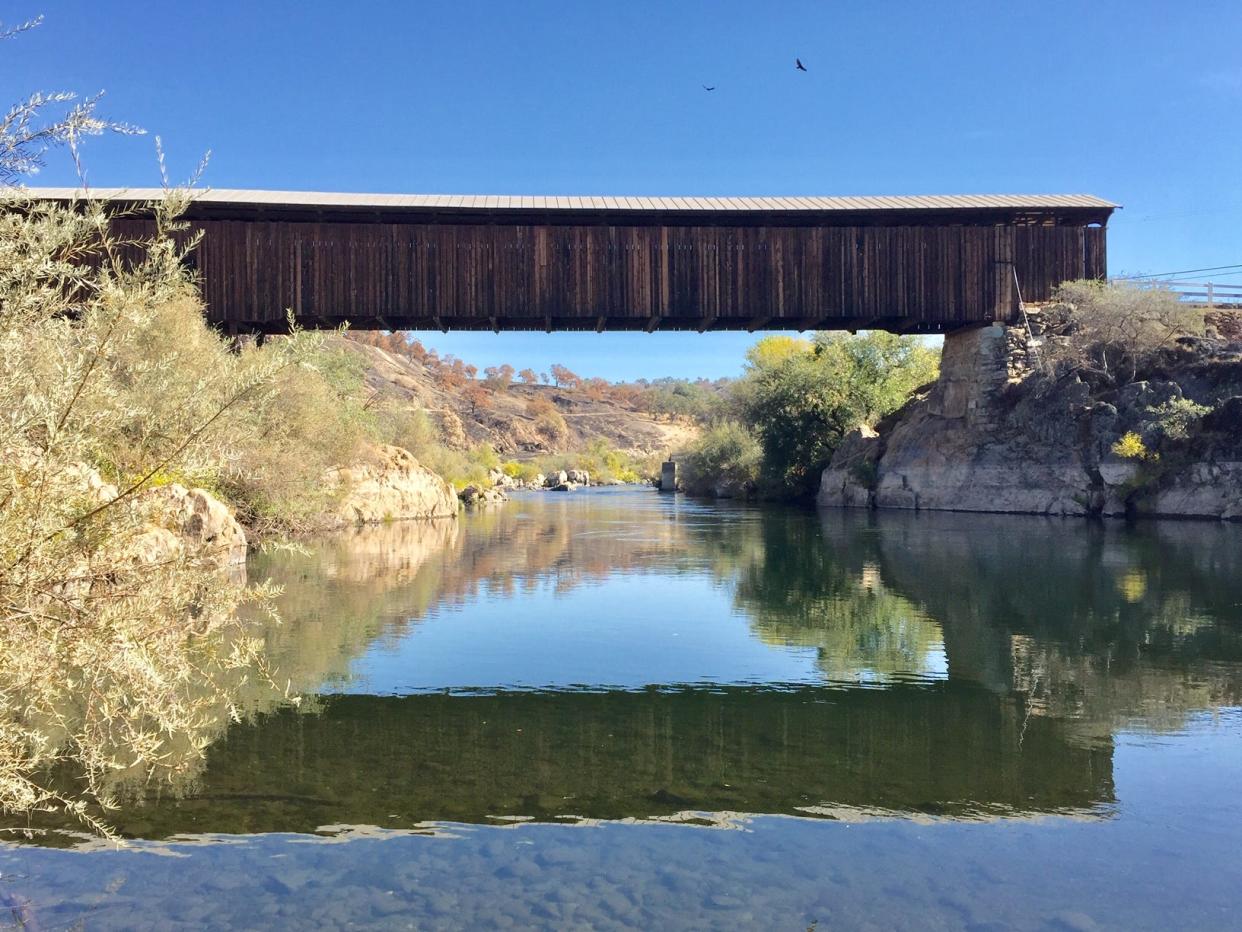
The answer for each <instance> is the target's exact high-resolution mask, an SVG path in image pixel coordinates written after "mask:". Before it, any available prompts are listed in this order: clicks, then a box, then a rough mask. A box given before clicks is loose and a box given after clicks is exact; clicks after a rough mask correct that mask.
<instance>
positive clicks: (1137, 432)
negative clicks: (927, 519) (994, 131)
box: [819, 308, 1242, 518]
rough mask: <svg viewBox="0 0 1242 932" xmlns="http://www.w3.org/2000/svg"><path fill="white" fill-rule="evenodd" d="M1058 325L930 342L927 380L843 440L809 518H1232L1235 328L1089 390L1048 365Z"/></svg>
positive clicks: (1239, 390)
mask: <svg viewBox="0 0 1242 932" xmlns="http://www.w3.org/2000/svg"><path fill="white" fill-rule="evenodd" d="M1068 313H1069V314H1072V310H1071V311H1069V312H1068ZM1066 315H1067V312H1066V310H1065V309H1063V308H1047V309H1042V310H1041V309H1035V310H1034V311H1033V312H1032V314H1031V322H1030V326H1029V328H1028V327H1027V326H1025V325H1024V326H1021V327H1003V326H1000V325H994V326H991V327H982V328H975V329H970V330H963V331H959V332H957V333H952V334H949V335H948V336H946V338H945V343H944V355H943V359H942V362H941V371H940V377H939V379H938V380H937V381H936V382H935V383H934V384H933V385H932V386H931V387H930V388H929V389H927V390H926V391H924V392H922V393H921V394H920V395H919V396H918V397H916V398H914V399H912V400H911V401H910V402H909V403H908V404H907V405H906V406H905V407H904V408H902V409H901V410H899V411H898V412H896V413H895V414H893V415H891V416H890V417H889V418H887V419H886V420H884V421H882V422H881V423H880V424H879V425H877V428H876V430H869V429H862V430H859V431H856V432H854V433H853V434H851V435H849V436H848V437H847V438H846V440H845V442H844V443H843V444H842V445H841V447H840V448H839V449H838V450H837V452H836V454H835V455H834V457H833V460H832V462H831V463H830V465H829V467H828V468H827V469H826V470H825V471H824V473H823V476H822V479H821V484H820V491H819V502H820V504H821V505H823V506H840V507H874V508H902V509H927V510H949V511H980V512H1014V513H1023V512H1025V513H1036V514H1053V515H1126V514H1130V515H1153V516H1179V517H1210V518H1239V517H1242V421H1240V420H1239V418H1242V342H1240V341H1239V340H1238V339H1237V338H1236V336H1235V335H1236V333H1237V328H1236V326H1235V324H1236V321H1235V320H1233V319H1232V318H1230V317H1228V316H1222V315H1216V316H1215V318H1214V319H1211V320H1209V321H1208V322H1207V326H1206V327H1203V328H1201V329H1200V332H1199V333H1197V334H1192V333H1185V334H1182V335H1181V336H1179V337H1177V338H1175V339H1170V340H1168V341H1167V343H1166V344H1165V345H1162V346H1160V347H1159V348H1157V349H1155V350H1152V351H1150V352H1146V353H1144V354H1143V355H1142V358H1141V359H1136V360H1135V365H1134V366H1133V372H1132V375H1133V377H1132V378H1125V379H1117V378H1110V379H1108V380H1104V379H1100V378H1093V377H1092V376H1091V375H1089V374H1080V373H1078V372H1075V371H1073V370H1072V369H1071V370H1068V371H1066V370H1063V369H1057V368H1056V367H1055V366H1054V365H1052V364H1051V363H1050V362H1049V360H1048V356H1049V355H1050V354H1049V350H1050V349H1052V348H1054V347H1056V346H1057V345H1058V341H1060V344H1065V343H1066V342H1067V341H1070V340H1072V339H1073V338H1074V337H1073V336H1072V326H1071V327H1069V328H1067V327H1066V326H1065V321H1066V320H1067V316H1066ZM1067 332H1068V333H1070V334H1071V335H1069V336H1065V335H1063V334H1065V333H1067Z"/></svg>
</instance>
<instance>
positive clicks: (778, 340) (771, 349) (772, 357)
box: [746, 334, 815, 369]
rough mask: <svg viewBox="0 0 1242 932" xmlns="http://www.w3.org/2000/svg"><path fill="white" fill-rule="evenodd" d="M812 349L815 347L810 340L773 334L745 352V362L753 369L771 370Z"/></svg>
mask: <svg viewBox="0 0 1242 932" xmlns="http://www.w3.org/2000/svg"><path fill="white" fill-rule="evenodd" d="M814 348H815V345H814V344H813V343H812V342H811V341H810V340H804V339H802V338H801V337H791V336H786V335H784V334H774V335H772V336H768V337H763V338H762V339H760V340H759V341H758V342H757V343H756V344H755V345H754V346H752V347H751V348H750V349H748V350H747V351H746V361H747V363H749V364H750V365H751V366H753V367H755V368H759V369H762V368H771V367H773V366H779V365H781V364H782V363H784V362H786V361H787V360H790V359H794V358H796V357H798V356H801V355H804V354H806V353H809V352H811V351H812V350H814Z"/></svg>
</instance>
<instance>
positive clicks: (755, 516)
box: [111, 492, 1242, 839]
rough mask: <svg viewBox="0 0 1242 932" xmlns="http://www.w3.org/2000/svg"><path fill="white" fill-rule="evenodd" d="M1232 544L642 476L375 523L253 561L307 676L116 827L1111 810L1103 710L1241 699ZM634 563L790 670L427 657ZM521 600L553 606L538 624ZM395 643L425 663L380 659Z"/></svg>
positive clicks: (567, 601) (1165, 721) (543, 627)
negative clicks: (593, 489)
mask: <svg viewBox="0 0 1242 932" xmlns="http://www.w3.org/2000/svg"><path fill="white" fill-rule="evenodd" d="M1238 543H1239V529H1237V528H1233V527H1218V526H1215V525H1183V524H1173V525H1159V526H1156V525H1151V526H1144V527H1140V528H1137V529H1136V528H1126V527H1124V526H1121V525H1109V526H1100V525H1091V524H1088V523H1085V522H1084V523H1075V522H1063V521H1045V520H1042V519H1038V518H1013V517H988V516H966V515H960V516H959V515H938V516H937V515H930V516H929V515H917V516H916V515H878V516H877V515H856V514H845V513H827V514H825V515H823V516H815V515H812V514H807V513H803V512H798V511H786V510H781V509H773V510H758V509H746V508H740V507H739V508H733V507H728V506H725V507H707V506H700V505H696V504H694V503H692V502H687V501H685V500H682V499H678V500H672V499H670V498H667V497H664V498H661V497H658V496H655V495H648V494H646V493H642V492H600V493H593V494H588V495H576V496H573V497H554V496H550V495H549V496H545V497H533V498H530V499H525V500H522V501H519V502H515V503H512V504H511V505H509V506H506V507H505V508H502V509H500V510H497V511H494V512H491V513H485V514H481V515H477V516H474V517H471V518H467V519H465V521H464V525H463V526H462V527H460V528H458V527H456V526H454V525H452V524H447V525H429V524H421V525H420V524H398V525H392V526H389V527H383V528H371V529H364V530H362V531H359V532H355V533H352V534H350V535H344V536H341V537H338V538H335V539H332V540H329V541H325V542H323V544H322V545H321V546H319V547H318V549H316V550H315V552H314V553H313V554H311V555H310V556H296V555H277V556H268V557H262V558H259V559H257V560H256V561H255V562H254V563H253V565H252V567H251V572H252V574H254V575H255V576H256V577H258V578H265V577H267V576H271V577H273V578H275V579H277V580H278V581H281V582H283V583H284V584H285V585H286V587H287V592H286V596H285V605H284V613H285V615H286V618H287V619H288V621H287V622H286V623H285V624H284V625H282V626H279V627H273V628H271V629H269V630H268V632H267V640H268V654H269V657H270V659H271V662H272V664H273V666H274V672H275V675H276V679H277V680H278V681H280V682H285V681H288V682H289V683H291V684H292V686H293V688H294V689H295V690H296V691H301V692H304V693H307V694H314V693H318V694H319V698H318V699H314V700H313V701H311V702H309V703H308V705H307V707H304V708H301V709H292V708H287V707H280V706H278V705H274V704H273V700H271V699H270V698H264V697H262V696H251V697H250V698H249V701H243V702H242V705H243V706H248V707H249V708H250V709H251V714H250V715H249V717H248V719H247V720H246V721H244V722H243V723H240V724H235V725H232V726H231V727H229V728H228V729H227V731H226V732H225V733H224V734H223V735H222V737H221V738H220V739H219V740H218V741H217V742H216V743H215V744H214V745H213V746H212V747H211V748H210V749H209V751H208V753H207V758H206V764H205V766H204V767H203V768H202V769H201V770H200V771H199V772H197V774H196V775H195V776H194V778H193V779H192V780H191V781H190V782H188V783H187V784H185V785H183V786H181V787H180V788H178V789H177V790H175V791H173V792H167V791H166V792H163V793H159V794H156V793H148V794H147V798H146V799H145V800H144V801H143V802H142V803H141V804H134V805H127V806H124V807H122V808H121V809H120V810H119V811H118V812H117V813H114V814H112V815H111V819H112V822H113V824H114V825H116V826H117V828H118V829H119V830H120V831H121V832H122V833H123V834H125V835H129V836H131V837H141V838H151V839H160V838H168V837H170V836H174V835H182V834H187V833H203V832H211V833H218V832H225V833H261V832H290V831H293V832H313V831H317V830H321V831H322V830H332V827H334V826H335V827H340V826H358V825H369V826H379V827H382V828H391V829H405V830H424V829H425V828H426V826H427V823H436V822H465V823H494V822H497V821H504V820H513V819H521V820H539V821H569V822H575V821H589V820H617V819H639V820H646V819H676V820H681V821H695V820H698V821H705V822H708V823H713V822H716V823H718V822H721V821H722V820H724V821H728V820H730V819H733V818H735V817H736V816H737V815H738V814H747V813H753V814H759V813H769V814H783V815H789V816H799V817H818V818H847V819H850V818H859V817H867V816H887V817H894V816H895V817H910V818H939V819H970V820H979V819H992V818H1014V817H1025V816H1031V815H1041V814H1049V813H1060V814H1072V815H1075V816H1079V817H1083V816H1085V817H1092V818H1097V817H1098V818H1104V817H1108V816H1110V815H1111V814H1112V813H1114V812H1115V811H1116V808H1117V806H1118V805H1119V803H1118V801H1117V799H1116V798H1115V795H1114V785H1113V746H1114V741H1113V735H1114V734H1115V733H1116V731H1117V730H1118V729H1121V728H1125V729H1133V728H1149V729H1157V730H1159V729H1176V728H1178V727H1181V725H1182V724H1183V723H1184V721H1185V719H1186V716H1187V715H1189V714H1192V713H1194V712H1196V711H1199V710H1212V709H1216V708H1220V707H1222V706H1226V705H1238V704H1242V701H1240V700H1242V664H1240V661H1242V630H1240V629H1239V625H1238V623H1237V621H1236V618H1235V617H1234V612H1233V607H1234V606H1236V605H1237V604H1239V603H1242V573H1239V572H1238V571H1239V569H1242V567H1240V566H1239V565H1238V564H1239V563H1240V562H1242V548H1239V547H1238V546H1237V544H1238ZM623 579H628V580H634V579H639V580H643V581H645V584H648V585H652V586H655V585H657V584H660V583H661V581H663V583H665V584H670V585H672V584H676V585H682V584H684V585H687V586H691V587H697V588H695V590H694V591H695V592H696V593H699V592H701V593H706V592H707V591H709V590H710V591H713V592H716V593H718V594H720V596H721V598H723V599H724V600H725V603H726V604H727V605H731V606H732V612H733V614H732V615H729V616H728V617H725V618H720V619H719V620H718V626H719V630H720V631H721V632H724V631H725V630H726V628H727V626H728V625H730V624H735V625H742V626H744V627H745V628H748V631H749V634H748V643H749V644H750V645H751V647H752V649H754V650H760V651H766V652H772V651H776V652H785V653H787V654H789V655H790V656H794V657H796V658H797V659H798V660H799V662H802V663H805V665H806V669H805V671H804V674H805V675H802V676H801V678H800V679H797V680H796V681H791V682H777V681H774V680H770V679H769V680H768V681H753V682H746V681H736V680H734V681H729V680H728V679H727V678H726V679H723V680H720V679H712V678H711V677H710V676H709V677H707V678H701V677H700V678H698V679H696V678H695V675H696V674H698V673H702V671H701V670H693V669H688V668H687V670H686V674H687V675H686V677H685V679H684V681H682V682H672V683H668V684H663V685H646V684H645V681H643V682H623V683H619V685H618V686H616V687H604V686H596V687H592V686H590V685H589V684H588V685H587V686H586V687H580V688H568V687H566V688H555V689H552V688H539V686H538V684H535V685H533V686H531V685H528V686H524V687H521V688H513V687H512V684H509V685H505V684H501V683H495V684H489V683H488V682H486V681H482V682H480V683H479V685H480V687H481V688H479V689H473V690H462V689H457V688H447V686H451V685H452V684H447V686H446V688H437V686H436V683H435V682H434V681H429V682H423V681H419V680H418V678H417V676H416V675H415V672H416V668H418V667H419V666H420V665H421V666H423V667H426V666H427V665H428V664H429V663H430V662H431V659H433V658H431V656H430V654H431V652H434V651H435V650H436V649H438V648H436V646H435V644H437V643H439V644H441V645H442V646H443V644H444V643H445V642H444V641H439V642H424V641H420V640H419V637H418V635H419V634H420V633H421V632H423V631H430V630H431V629H432V628H437V629H438V630H441V631H447V632H450V633H452V632H455V631H458V629H462V630H461V633H460V634H458V635H455V636H456V637H458V638H459V640H457V641H453V640H452V639H451V638H450V640H449V641H448V642H447V643H449V645H450V648H451V649H452V650H453V651H455V652H459V653H462V654H464V655H466V656H467V657H470V656H474V654H476V653H477V652H479V651H481V650H482V649H483V648H484V647H485V646H486V645H485V644H482V643H481V642H479V641H478V640H473V641H472V640H471V639H472V638H475V639H477V638H478V634H479V631H478V629H474V628H469V624H471V623H472V622H471V621H470V619H473V618H474V617H476V616H478V615H480V614H486V613H488V612H491V613H492V614H493V615H496V619H497V620H496V621H495V625H494V627H493V628H491V629H490V630H492V631H495V632H500V631H505V632H507V636H508V635H512V638H511V639H510V641H509V642H507V643H516V644H519V645H521V646H520V648H519V649H518V652H517V653H511V655H509V657H510V664H511V668H512V669H520V668H521V667H522V665H523V663H525V662H526V661H528V660H529V659H530V657H531V656H533V655H534V654H535V653H537V652H539V651H540V650H543V649H545V648H544V647H543V646H541V644H540V643H539V637H540V636H546V637H548V638H554V637H555V636H556V635H557V632H558V630H561V631H564V630H569V629H568V627H563V628H560V629H558V627H557V625H558V624H559V625H570V624H572V625H574V626H577V627H578V628H582V627H585V628H586V629H587V631H588V633H589V631H591V630H594V629H592V628H591V626H592V625H603V624H605V623H607V619H608V618H609V617H613V616H616V615H617V614H618V613H620V612H625V611H632V610H633V609H632V607H631V606H627V605H624V604H618V596H617V595H616V594H615V593H614V592H612V591H611V590H610V586H613V585H615V584H616V583H617V582H618V580H623ZM670 580H671V581H673V582H672V583H669V581H670ZM524 598H525V599H528V600H532V601H530V603H529V605H528V609H529V608H531V606H533V607H534V609H535V610H537V612H539V613H543V615H542V616H541V619H542V620H541V619H538V618H537V619H535V620H533V621H523V618H524V617H526V616H525V615H523V614H522V612H521V611H518V610H517V609H516V608H515V606H518V604H519V603H520V602H521V600H522V599H524ZM695 598H698V599H699V602H700V604H702V605H703V606H704V609H703V611H704V612H709V613H710V612H712V611H715V610H716V609H715V608H714V607H713V604H712V603H710V601H708V600H706V596H705V595H697V596H695ZM454 606H455V607H456V610H454V609H453V607H454ZM592 612H594V613H595V614H592ZM505 613H508V614H505ZM556 613H560V615H556ZM528 614H529V612H528ZM566 614H569V615H573V616H574V617H573V619H572V621H570V622H566V621H565V620H564V619H563V618H561V620H560V621H557V620H556V619H557V618H558V617H560V616H563V615H566ZM606 616H607V617H606ZM659 623H661V622H659V621H658V620H655V621H653V622H652V623H651V624H652V627H650V628H649V629H647V630H648V632H649V633H652V634H654V633H655V632H656V630H657V629H656V627H655V626H656V625H657V624H659ZM505 626H508V627H507V628H506V627H505ZM524 626H525V627H524ZM640 627H641V626H640ZM514 631H516V634H514V633H513V632H514ZM524 638H525V640H524ZM411 644H412V645H414V647H413V648H410V645H411ZM709 646H710V645H709ZM506 649H510V648H506ZM523 651H524V652H526V653H522V652H523ZM472 652H474V653H472ZM381 656H382V657H385V658H387V660H386V662H387V663H388V664H389V666H390V667H392V666H395V668H399V669H401V670H403V671H405V672H407V673H408V674H409V677H408V682H411V683H414V686H412V687H407V686H404V685H402V684H401V683H397V682H381V681H380V679H382V677H381V676H380V674H377V673H376V670H377V669H379V667H378V666H377V664H378V661H377V660H376V658H377V657H381ZM480 669H482V668H481V667H480ZM480 679H481V680H485V679H486V676H485V675H484V674H480ZM403 692H405V693H407V694H402V693H403ZM1123 802H1124V801H1123Z"/></svg>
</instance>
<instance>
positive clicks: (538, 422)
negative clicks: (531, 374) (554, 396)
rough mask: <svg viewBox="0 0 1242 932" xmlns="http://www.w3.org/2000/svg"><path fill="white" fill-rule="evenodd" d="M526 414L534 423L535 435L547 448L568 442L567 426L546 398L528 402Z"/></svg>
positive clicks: (554, 406) (559, 413) (536, 398)
mask: <svg viewBox="0 0 1242 932" xmlns="http://www.w3.org/2000/svg"><path fill="white" fill-rule="evenodd" d="M526 414H527V416H529V417H530V418H531V419H532V420H534V422H535V433H537V434H538V435H539V437H540V438H541V439H542V440H543V442H544V443H546V444H547V445H548V446H551V447H558V446H562V445H564V444H565V443H566V442H567V441H568V440H569V425H568V424H566V423H565V418H564V417H563V416H562V415H561V412H560V411H558V410H556V405H554V404H553V403H552V402H551V401H549V400H548V399H547V398H543V397H535V398H532V399H531V400H530V401H528V402H527V403H526Z"/></svg>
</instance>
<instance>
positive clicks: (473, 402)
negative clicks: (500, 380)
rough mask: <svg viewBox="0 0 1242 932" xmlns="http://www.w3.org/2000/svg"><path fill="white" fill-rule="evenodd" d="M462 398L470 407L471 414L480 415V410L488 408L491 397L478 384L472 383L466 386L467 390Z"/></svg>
mask: <svg viewBox="0 0 1242 932" xmlns="http://www.w3.org/2000/svg"><path fill="white" fill-rule="evenodd" d="M462 397H463V398H465V399H466V403H467V404H469V405H470V413H471V414H478V413H479V408H486V407H487V406H488V402H489V401H490V400H491V396H490V395H489V394H488V392H487V389H485V388H484V387H483V386H482V385H480V384H479V383H478V382H471V383H470V384H469V385H467V386H466V390H465V391H464V392H463V393H462Z"/></svg>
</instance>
